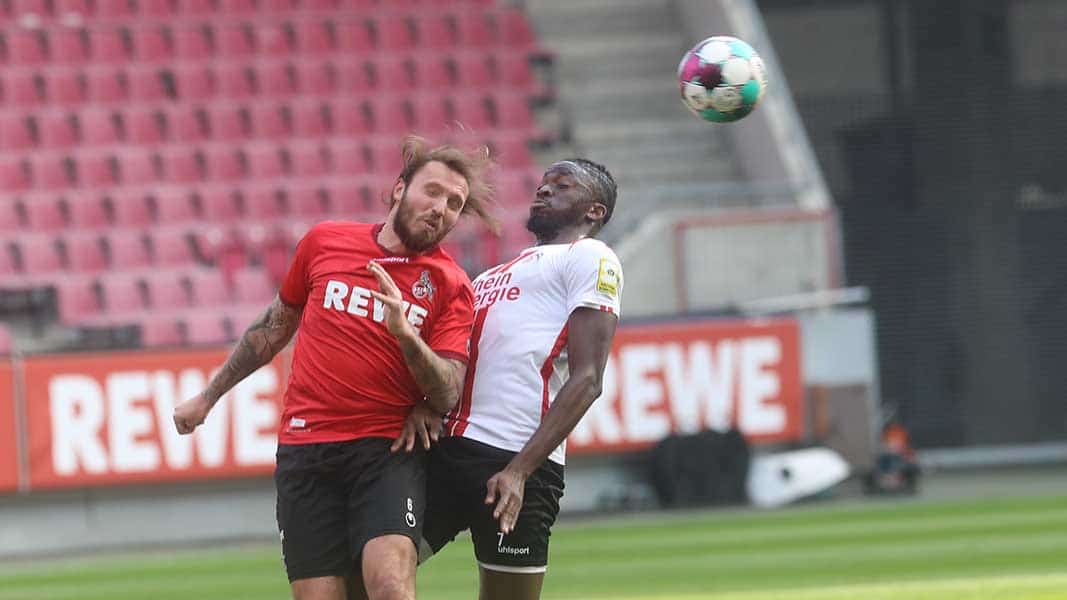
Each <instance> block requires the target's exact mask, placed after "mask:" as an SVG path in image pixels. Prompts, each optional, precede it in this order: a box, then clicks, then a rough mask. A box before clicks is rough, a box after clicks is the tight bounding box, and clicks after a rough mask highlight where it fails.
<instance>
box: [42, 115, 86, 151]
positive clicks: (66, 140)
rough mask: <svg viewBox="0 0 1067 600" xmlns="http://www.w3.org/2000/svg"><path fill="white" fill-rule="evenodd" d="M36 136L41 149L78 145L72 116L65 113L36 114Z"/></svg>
mask: <svg viewBox="0 0 1067 600" xmlns="http://www.w3.org/2000/svg"><path fill="white" fill-rule="evenodd" d="M37 135H38V136H39V141H40V145H41V147H42V148H71V147H73V146H74V145H76V144H77V143H78V133H77V131H76V129H75V126H74V116H73V115H72V114H70V113H68V112H67V111H59V110H50V111H46V112H42V113H38V115H37Z"/></svg>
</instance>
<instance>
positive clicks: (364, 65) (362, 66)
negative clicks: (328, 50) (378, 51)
mask: <svg viewBox="0 0 1067 600" xmlns="http://www.w3.org/2000/svg"><path fill="white" fill-rule="evenodd" d="M374 72H375V71H374V68H373V67H372V65H371V63H368V62H366V61H363V60H358V59H357V60H343V61H341V62H338V63H337V88H338V90H339V91H340V92H341V95H343V96H348V97H354V96H370V95H371V94H372V93H373V92H374V77H375V76H374Z"/></svg>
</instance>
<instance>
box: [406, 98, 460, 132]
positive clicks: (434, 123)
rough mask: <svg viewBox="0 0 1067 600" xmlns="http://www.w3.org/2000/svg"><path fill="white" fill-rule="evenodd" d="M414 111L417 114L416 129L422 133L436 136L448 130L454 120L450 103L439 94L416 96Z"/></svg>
mask: <svg viewBox="0 0 1067 600" xmlns="http://www.w3.org/2000/svg"><path fill="white" fill-rule="evenodd" d="M412 104H413V110H412V113H413V114H414V115H415V131H416V132H418V133H419V134H420V135H425V136H430V137H435V136H438V135H440V134H441V133H443V132H445V131H447V130H448V128H449V127H450V126H451V124H452V122H453V121H454V119H453V117H452V115H451V114H450V111H449V109H448V104H447V103H446V102H445V100H444V98H442V97H441V96H439V95H437V94H426V95H420V96H416V97H415V98H414V99H413V101H412Z"/></svg>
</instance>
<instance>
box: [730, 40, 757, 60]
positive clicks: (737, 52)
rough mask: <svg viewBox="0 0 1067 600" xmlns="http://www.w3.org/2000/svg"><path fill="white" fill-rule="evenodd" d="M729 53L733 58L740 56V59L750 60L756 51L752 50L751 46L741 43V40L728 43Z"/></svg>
mask: <svg viewBox="0 0 1067 600" xmlns="http://www.w3.org/2000/svg"><path fill="white" fill-rule="evenodd" d="M730 52H732V53H733V55H734V56H740V57H741V58H752V56H753V55H754V54H756V51H755V50H753V49H752V46H749V45H748V44H746V43H744V42H742V41H741V40H733V41H731V42H730Z"/></svg>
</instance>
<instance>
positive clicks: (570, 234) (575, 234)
mask: <svg viewBox="0 0 1067 600" xmlns="http://www.w3.org/2000/svg"><path fill="white" fill-rule="evenodd" d="M590 231H591V228H590V227H587V226H584V225H582V226H578V227H564V228H563V229H560V230H559V231H557V232H555V233H554V234H550V235H548V236H545V237H541V236H537V245H538V246H544V245H546V244H573V243H574V242H577V241H578V240H580V239H582V238H587V237H590Z"/></svg>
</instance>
